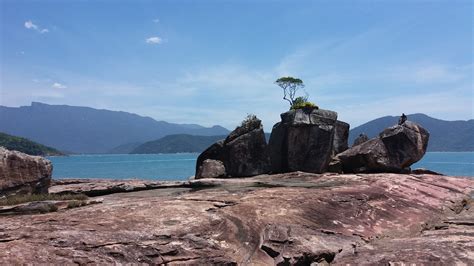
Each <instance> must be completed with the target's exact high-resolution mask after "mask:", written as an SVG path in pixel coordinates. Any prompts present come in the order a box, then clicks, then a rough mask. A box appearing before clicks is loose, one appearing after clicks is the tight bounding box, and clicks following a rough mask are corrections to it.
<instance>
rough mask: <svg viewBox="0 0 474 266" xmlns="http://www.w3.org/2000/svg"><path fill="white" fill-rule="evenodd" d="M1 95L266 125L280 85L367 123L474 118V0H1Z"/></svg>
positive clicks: (279, 107) (205, 121) (15, 101)
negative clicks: (402, 117) (290, 81)
mask: <svg viewBox="0 0 474 266" xmlns="http://www.w3.org/2000/svg"><path fill="white" fill-rule="evenodd" d="M0 5H1V18H0V19H1V24H0V30H1V47H0V48H1V54H0V59H1V63H0V70H1V76H0V78H1V81H0V82H1V83H0V86H1V87H0V104H1V105H6V106H21V105H29V104H30V102H31V101H40V102H45V103H50V104H68V105H79V106H90V107H95V108H104V109H110V110H121V111H128V112H133V113H137V114H140V115H145V116H150V117H153V118H155V119H157V120H165V121H169V122H176V123H198V124H202V125H205V126H210V125H214V124H220V125H223V126H225V127H228V128H233V127H235V126H236V125H237V124H238V123H239V122H240V121H241V120H242V119H243V118H244V117H245V116H246V114H248V113H254V114H256V115H257V116H258V117H260V118H261V119H262V120H263V122H264V126H265V128H266V130H270V129H271V127H272V125H273V124H274V123H275V122H277V121H279V114H280V113H281V112H284V111H286V110H287V109H288V103H286V102H285V101H283V100H282V96H283V95H282V91H281V89H280V88H279V87H277V86H276V85H275V84H274V81H275V80H276V79H277V78H278V77H281V76H286V75H291V76H295V77H299V78H301V79H302V80H303V81H304V82H305V84H306V87H305V90H306V92H307V93H308V94H309V96H310V100H311V101H313V102H315V103H316V104H318V105H319V106H320V107H321V108H324V109H331V110H335V111H337V112H338V114H339V118H340V119H341V120H343V121H347V122H349V123H350V124H351V126H353V127H354V126H357V125H360V124H362V123H364V122H367V121H369V120H371V119H374V118H377V117H380V116H384V115H398V114H400V113H402V112H405V113H417V112H422V113H426V114H428V115H431V116H434V117H437V118H441V119H447V120H456V119H472V118H473V112H474V107H473V65H472V64H473V2H472V1H383V0H382V1H368V0H365V1H237V0H236V1H13V0H1V1H0Z"/></svg>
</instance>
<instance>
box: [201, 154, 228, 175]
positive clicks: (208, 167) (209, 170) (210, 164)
mask: <svg viewBox="0 0 474 266" xmlns="http://www.w3.org/2000/svg"><path fill="white" fill-rule="evenodd" d="M225 174H226V172H225V166H224V163H223V162H221V161H219V160H211V159H207V160H204V162H203V163H202V165H201V166H200V167H199V171H198V174H197V176H196V179H200V178H217V177H224V176H225Z"/></svg>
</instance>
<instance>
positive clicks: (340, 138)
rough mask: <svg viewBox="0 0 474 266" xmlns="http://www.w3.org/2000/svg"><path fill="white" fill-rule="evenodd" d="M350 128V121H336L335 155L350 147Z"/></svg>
mask: <svg viewBox="0 0 474 266" xmlns="http://www.w3.org/2000/svg"><path fill="white" fill-rule="evenodd" d="M349 128H350V125H349V124H348V123H346V122H342V121H339V120H337V121H336V127H335V128H334V142H333V152H332V154H333V156H334V155H336V154H338V153H341V152H343V151H345V150H347V149H348V148H349V144H348V139H349Z"/></svg>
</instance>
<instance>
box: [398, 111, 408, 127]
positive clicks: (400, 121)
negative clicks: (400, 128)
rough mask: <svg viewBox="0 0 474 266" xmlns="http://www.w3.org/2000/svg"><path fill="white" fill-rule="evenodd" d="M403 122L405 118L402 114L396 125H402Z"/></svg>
mask: <svg viewBox="0 0 474 266" xmlns="http://www.w3.org/2000/svg"><path fill="white" fill-rule="evenodd" d="M405 121H407V116H406V115H405V114H404V113H402V116H400V119H398V124H399V125H403V123H405Z"/></svg>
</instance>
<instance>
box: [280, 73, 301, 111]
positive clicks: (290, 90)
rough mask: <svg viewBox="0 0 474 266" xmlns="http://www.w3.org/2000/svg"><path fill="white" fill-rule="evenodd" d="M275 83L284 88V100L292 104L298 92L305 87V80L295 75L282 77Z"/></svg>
mask: <svg viewBox="0 0 474 266" xmlns="http://www.w3.org/2000/svg"><path fill="white" fill-rule="evenodd" d="M275 83H276V84H277V85H278V86H280V88H282V89H283V100H286V101H288V102H289V103H290V106H293V104H294V103H295V100H296V98H295V96H296V92H297V91H298V90H299V89H300V88H304V84H303V81H302V80H301V79H299V78H294V77H281V78H279V79H277V80H276V81H275Z"/></svg>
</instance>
